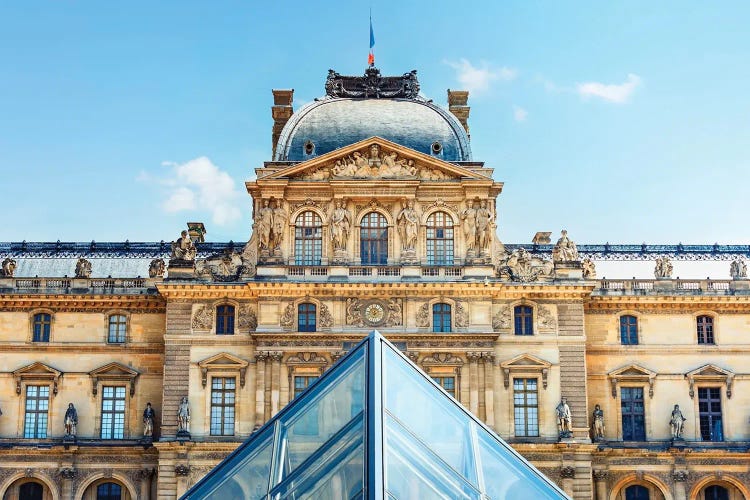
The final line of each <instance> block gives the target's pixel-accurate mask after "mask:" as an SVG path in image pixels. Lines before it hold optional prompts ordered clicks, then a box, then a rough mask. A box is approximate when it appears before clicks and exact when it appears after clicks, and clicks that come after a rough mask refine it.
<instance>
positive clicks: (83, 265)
mask: <svg viewBox="0 0 750 500" xmlns="http://www.w3.org/2000/svg"><path fill="white" fill-rule="evenodd" d="M75 276H76V278H90V277H91V262H89V261H88V260H86V259H84V258H83V257H81V258H80V259H78V262H76V270H75Z"/></svg>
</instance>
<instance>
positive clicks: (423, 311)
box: [416, 302, 430, 328]
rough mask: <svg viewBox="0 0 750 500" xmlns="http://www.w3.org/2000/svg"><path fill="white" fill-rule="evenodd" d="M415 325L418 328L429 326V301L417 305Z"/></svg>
mask: <svg viewBox="0 0 750 500" xmlns="http://www.w3.org/2000/svg"><path fill="white" fill-rule="evenodd" d="M416 319H417V326H418V327H420V328H426V327H428V326H430V303H429V302H425V303H424V304H422V305H421V306H420V307H419V311H417V318H416Z"/></svg>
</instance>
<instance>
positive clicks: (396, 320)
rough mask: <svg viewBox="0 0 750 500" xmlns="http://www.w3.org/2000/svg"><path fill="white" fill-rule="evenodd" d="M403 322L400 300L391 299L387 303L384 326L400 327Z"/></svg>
mask: <svg viewBox="0 0 750 500" xmlns="http://www.w3.org/2000/svg"><path fill="white" fill-rule="evenodd" d="M403 321H404V314H403V310H402V308H401V299H391V300H389V301H388V319H387V320H386V322H385V324H386V326H401V325H402V324H403Z"/></svg>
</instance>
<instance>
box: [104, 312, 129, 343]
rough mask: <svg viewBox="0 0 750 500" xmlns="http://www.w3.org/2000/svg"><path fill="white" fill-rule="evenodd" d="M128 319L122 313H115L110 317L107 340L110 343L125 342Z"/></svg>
mask: <svg viewBox="0 0 750 500" xmlns="http://www.w3.org/2000/svg"><path fill="white" fill-rule="evenodd" d="M126 327H127V319H126V318H125V316H124V315H122V314H113V315H111V316H110V317H109V334H108V335H107V342H109V343H110V344H122V343H124V342H125V330H126Z"/></svg>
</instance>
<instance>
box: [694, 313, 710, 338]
mask: <svg viewBox="0 0 750 500" xmlns="http://www.w3.org/2000/svg"><path fill="white" fill-rule="evenodd" d="M696 327H697V329H698V343H699V344H713V343H714V319H713V318H712V317H711V316H698V318H697V319H696Z"/></svg>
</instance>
